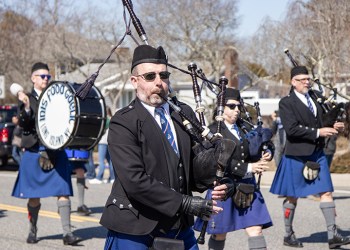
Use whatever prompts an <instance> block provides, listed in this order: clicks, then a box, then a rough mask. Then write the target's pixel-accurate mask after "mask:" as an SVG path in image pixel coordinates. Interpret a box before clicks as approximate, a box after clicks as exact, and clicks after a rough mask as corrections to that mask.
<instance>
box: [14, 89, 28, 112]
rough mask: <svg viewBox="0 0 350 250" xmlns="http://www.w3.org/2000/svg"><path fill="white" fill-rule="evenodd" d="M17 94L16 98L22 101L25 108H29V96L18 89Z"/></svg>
mask: <svg viewBox="0 0 350 250" xmlns="http://www.w3.org/2000/svg"><path fill="white" fill-rule="evenodd" d="M17 96H18V100H20V101H21V102H23V103H24V106H25V108H26V109H29V108H30V101H29V97H28V96H27V95H26V94H24V92H23V91H19V92H18V93H17Z"/></svg>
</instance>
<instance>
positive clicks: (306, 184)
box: [270, 66, 350, 249]
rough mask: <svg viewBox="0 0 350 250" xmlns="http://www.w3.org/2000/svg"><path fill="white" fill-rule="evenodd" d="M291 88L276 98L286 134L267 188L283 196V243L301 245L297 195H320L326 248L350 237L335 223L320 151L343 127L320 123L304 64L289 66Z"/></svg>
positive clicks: (328, 177)
mask: <svg viewBox="0 0 350 250" xmlns="http://www.w3.org/2000/svg"><path fill="white" fill-rule="evenodd" d="M291 85H292V88H291V91H290V93H289V95H288V96H286V97H284V98H282V99H281V101H280V102H279V110H280V117H281V121H282V124H283V127H284V129H285V132H286V135H287V142H286V146H285V152H284V155H283V157H282V159H281V161H280V163H279V166H278V168H277V171H276V175H275V178H274V180H273V183H272V185H271V189H270V192H271V193H273V194H277V195H282V196H286V199H285V200H284V202H283V212H284V224H285V235H284V243H283V244H284V245H285V246H290V247H303V244H302V243H301V242H300V241H299V240H298V239H297V238H296V236H295V234H294V230H293V220H294V214H295V209H296V206H297V201H298V198H299V197H306V196H308V195H314V194H319V195H320V209H321V211H322V213H323V215H324V218H325V221H326V225H327V234H328V244H329V248H331V249H332V248H337V247H339V246H341V245H345V244H349V243H350V238H349V237H343V236H341V235H340V234H339V233H338V231H337V227H336V224H335V215H336V213H335V203H334V201H333V197H332V192H333V190H334V189H333V184H332V179H331V175H330V172H329V169H328V164H327V159H326V157H325V155H324V153H323V147H324V140H325V138H327V137H330V136H332V135H336V134H338V131H342V130H343V129H344V123H342V122H335V123H334V125H333V127H324V126H323V122H322V115H323V110H322V107H321V106H320V104H319V103H318V102H317V101H316V100H313V99H312V97H310V94H309V93H310V92H311V91H312V90H310V76H309V72H308V70H307V68H306V67H305V66H296V67H294V68H292V70H291Z"/></svg>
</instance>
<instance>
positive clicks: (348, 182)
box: [260, 171, 350, 189]
mask: <svg viewBox="0 0 350 250" xmlns="http://www.w3.org/2000/svg"><path fill="white" fill-rule="evenodd" d="M275 173H276V171H266V172H264V173H263V175H262V176H261V180H260V184H261V185H264V186H271V183H272V181H273V178H274V176H275ZM331 176H332V181H333V185H334V188H338V189H339V188H350V174H334V173H332V174H331Z"/></svg>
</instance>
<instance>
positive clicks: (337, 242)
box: [328, 234, 350, 249]
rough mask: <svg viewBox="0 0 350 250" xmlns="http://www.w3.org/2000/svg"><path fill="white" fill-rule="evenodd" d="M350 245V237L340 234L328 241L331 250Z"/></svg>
mask: <svg viewBox="0 0 350 250" xmlns="http://www.w3.org/2000/svg"><path fill="white" fill-rule="evenodd" d="M349 243H350V238H349V237H344V236H341V235H340V234H335V235H334V236H333V239H331V240H328V245H329V249H333V248H338V247H340V246H342V245H346V244H349Z"/></svg>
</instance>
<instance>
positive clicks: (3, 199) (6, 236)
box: [0, 169, 350, 250]
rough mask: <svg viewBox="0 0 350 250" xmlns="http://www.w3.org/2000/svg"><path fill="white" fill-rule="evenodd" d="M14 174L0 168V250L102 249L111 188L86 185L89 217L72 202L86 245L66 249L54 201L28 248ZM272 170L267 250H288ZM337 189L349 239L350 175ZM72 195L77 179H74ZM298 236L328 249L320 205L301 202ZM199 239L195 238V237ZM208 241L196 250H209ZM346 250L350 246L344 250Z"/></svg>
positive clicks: (230, 243)
mask: <svg viewBox="0 0 350 250" xmlns="http://www.w3.org/2000/svg"><path fill="white" fill-rule="evenodd" d="M16 176H17V171H16V170H13V169H5V170H4V169H0V179H1V181H0V232H1V233H0V248H1V249H6V250H7V249H9V250H12V249H13V250H14V249H29V250H30V249H40V250H41V249H81V250H83V249H84V250H85V249H89V250H90V249H91V250H93V249H103V246H104V242H105V237H106V232H107V231H106V229H105V228H103V227H102V226H101V225H100V224H99V223H98V221H99V219H100V217H101V213H102V211H103V206H104V204H105V201H106V199H107V196H108V195H109V192H110V189H111V187H112V185H111V184H95V185H91V184H89V183H87V186H88V187H89V189H88V190H86V197H85V201H86V202H85V203H86V205H88V206H89V207H90V208H91V209H92V211H93V213H92V214H91V215H90V216H79V215H78V214H77V213H76V208H77V197H72V199H71V200H72V226H73V227H74V231H75V234H77V235H78V236H80V237H82V238H83V239H84V240H83V241H82V242H81V243H80V244H79V245H78V246H64V245H63V242H62V229H61V223H60V219H59V216H58V214H57V206H56V198H45V199H42V200H41V202H42V207H41V212H40V217H39V221H38V237H39V238H40V241H39V242H38V243H37V244H34V245H30V244H27V243H26V242H25V241H26V237H27V234H28V229H29V224H28V219H27V209H26V204H27V200H25V199H18V198H13V197H11V191H12V187H13V185H14V182H15V180H16ZM273 176H274V171H268V172H265V173H264V175H263V177H262V179H261V191H262V193H263V195H264V197H265V201H266V204H267V207H268V209H269V212H270V214H271V218H272V220H273V223H274V225H273V226H272V227H270V228H268V229H265V230H264V231H263V232H264V235H265V238H266V242H267V245H268V249H269V250H284V249H290V248H289V247H284V246H283V234H284V225H283V218H282V201H283V199H282V198H278V197H277V196H276V195H273V194H271V193H269V187H270V184H271V181H272V179H273ZM332 179H333V184H334V186H335V192H334V198H335V202H336V206H337V224H338V226H339V228H340V229H341V230H340V231H341V232H342V233H343V234H344V235H350V215H349V213H350V174H332ZM72 183H73V188H74V193H76V179H75V178H74V177H73V180H72ZM202 195H204V194H202ZM294 231H295V233H296V236H297V237H298V238H299V239H300V240H301V241H302V242H303V244H304V248H303V249H310V250H311V249H321V250H322V249H328V244H327V233H326V226H325V221H324V218H323V215H322V212H321V210H320V208H319V202H318V201H317V200H314V199H312V198H304V199H300V200H299V203H298V207H297V210H296V215H295V220H294ZM197 236H198V234H197ZM247 239H248V237H247V236H246V234H245V232H244V230H240V231H237V232H232V233H229V234H228V237H227V241H226V246H225V249H230V250H231V249H234V250H241V249H242V250H243V249H244V250H246V249H248V241H247ZM207 242H208V235H206V242H205V244H204V245H200V246H199V248H200V250H204V249H207V245H206V244H207ZM343 249H350V245H348V246H345V247H343Z"/></svg>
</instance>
